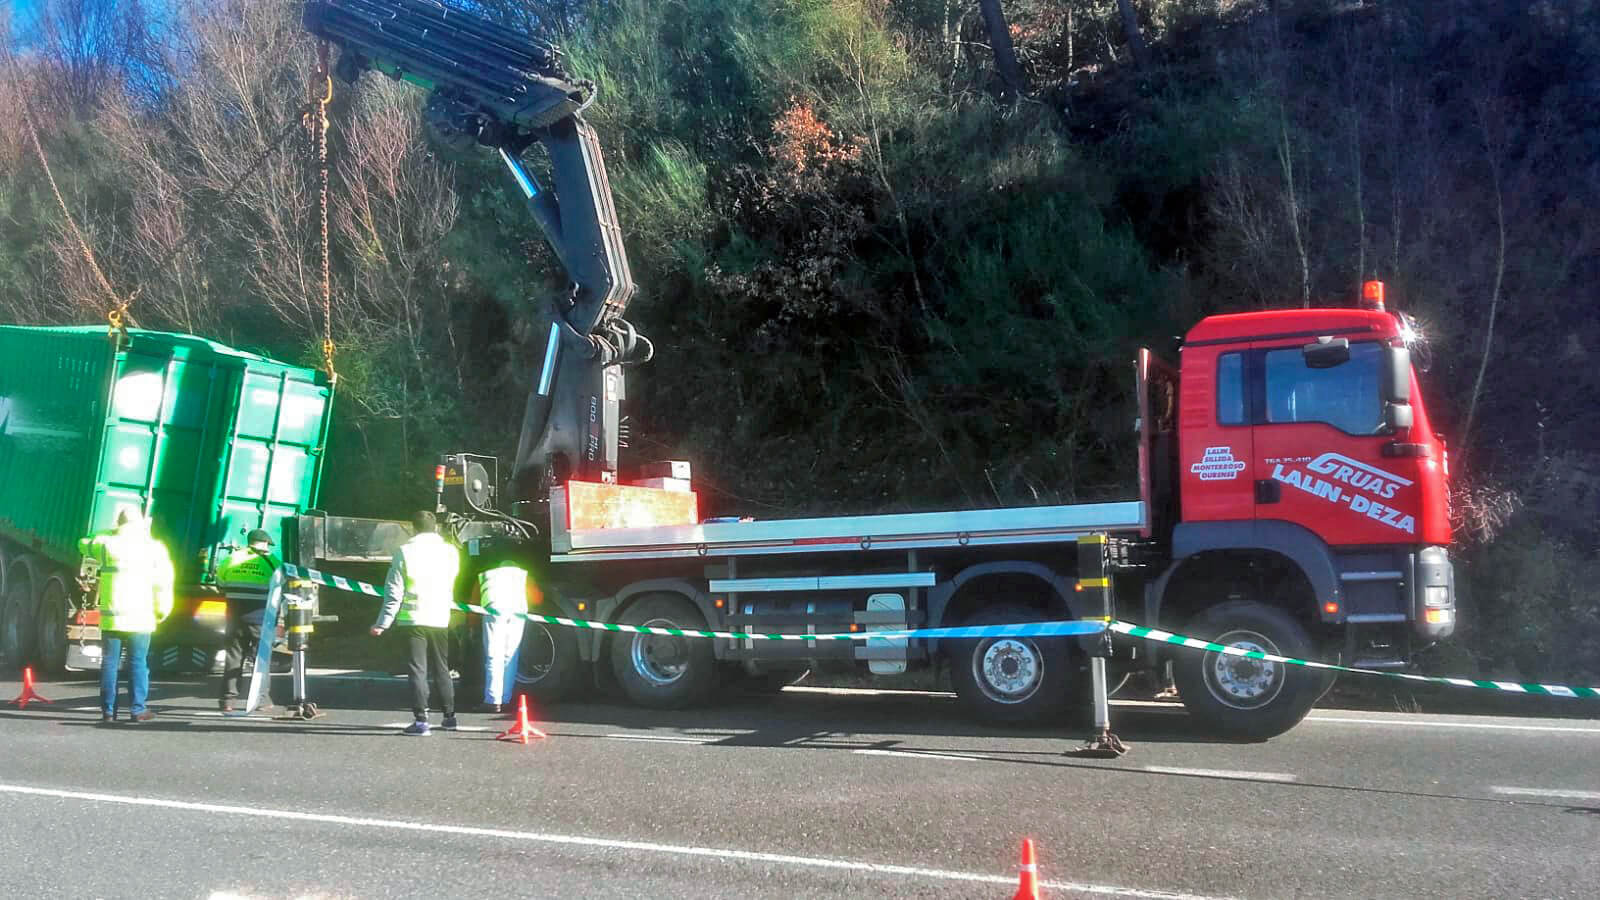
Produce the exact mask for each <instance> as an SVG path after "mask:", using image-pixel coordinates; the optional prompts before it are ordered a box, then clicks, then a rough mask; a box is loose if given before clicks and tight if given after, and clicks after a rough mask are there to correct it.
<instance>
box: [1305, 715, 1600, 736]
mask: <svg viewBox="0 0 1600 900" xmlns="http://www.w3.org/2000/svg"><path fill="white" fill-rule="evenodd" d="M1305 721H1307V722H1319V723H1320V722H1332V723H1336V724H1345V725H1404V726H1407V727H1410V728H1477V729H1481V730H1484V731H1541V732H1552V731H1553V732H1561V733H1565V734H1600V728H1584V727H1582V726H1573V725H1499V724H1496V723H1494V722H1444V721H1441V720H1439V719H1410V718H1405V719H1401V718H1395V719H1359V718H1354V717H1350V716H1306V718H1305Z"/></svg>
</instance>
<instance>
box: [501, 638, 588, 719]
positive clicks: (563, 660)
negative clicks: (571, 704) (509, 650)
mask: <svg viewBox="0 0 1600 900" xmlns="http://www.w3.org/2000/svg"><path fill="white" fill-rule="evenodd" d="M582 677H583V661H582V660H581V659H579V657H578V636H577V635H576V634H575V633H573V630H572V629H571V628H568V627H566V626H564V625H547V624H543V623H540V622H528V623H527V625H526V626H525V627H524V628H523V629H522V646H521V647H520V648H519V649H518V650H517V690H518V691H520V692H521V693H524V694H527V695H528V696H529V697H532V698H533V699H535V700H538V701H540V702H542V703H555V702H556V701H558V700H564V699H566V698H567V697H569V696H571V694H572V692H573V691H574V690H575V689H576V688H577V687H578V686H579V684H580V682H581V681H582Z"/></svg>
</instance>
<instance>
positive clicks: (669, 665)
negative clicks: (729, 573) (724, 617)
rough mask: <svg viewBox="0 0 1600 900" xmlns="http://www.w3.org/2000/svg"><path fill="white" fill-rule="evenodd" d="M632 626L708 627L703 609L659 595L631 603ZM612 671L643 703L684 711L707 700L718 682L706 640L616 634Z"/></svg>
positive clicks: (629, 620) (632, 697) (628, 614)
mask: <svg viewBox="0 0 1600 900" xmlns="http://www.w3.org/2000/svg"><path fill="white" fill-rule="evenodd" d="M622 620H623V622H625V623H626V624H629V625H653V626H657V627H661V628H694V629H700V628H704V627H705V626H706V623H705V619H704V618H702V617H701V615H700V611H699V610H697V609H695V608H694V606H693V605H692V604H690V603H689V601H687V600H685V599H683V598H682V597H676V596H672V595H668V594H654V595H651V596H648V597H644V598H642V599H640V600H639V601H638V602H636V603H634V604H633V605H632V606H629V607H628V608H627V610H626V611H624V613H623V615H622ZM611 669H612V671H613V672H615V673H616V675H617V681H618V682H620V683H621V685H622V690H623V693H625V694H627V695H628V699H630V700H632V701H633V702H634V703H637V704H639V705H640V706H645V707H649V708H651V709H681V708H683V707H685V706H689V705H691V704H693V703H696V702H698V701H700V700H701V699H703V698H704V697H705V696H706V694H707V693H708V692H709V691H710V690H711V688H712V687H714V686H715V685H716V679H717V668H716V658H715V656H714V654H713V653H712V651H711V641H709V640H707V639H706V638H692V637H671V636H668V635H653V634H619V635H613V636H612V638H611Z"/></svg>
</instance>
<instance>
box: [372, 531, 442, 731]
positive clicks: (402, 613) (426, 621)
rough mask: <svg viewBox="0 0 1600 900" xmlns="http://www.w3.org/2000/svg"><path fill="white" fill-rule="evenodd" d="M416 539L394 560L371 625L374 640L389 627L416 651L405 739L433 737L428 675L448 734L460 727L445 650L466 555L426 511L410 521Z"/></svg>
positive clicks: (412, 654) (406, 544)
mask: <svg viewBox="0 0 1600 900" xmlns="http://www.w3.org/2000/svg"><path fill="white" fill-rule="evenodd" d="M411 525H412V527H413V529H415V531H416V535H415V536H414V537H413V538H411V540H409V541H406V542H405V544H404V545H403V546H401V548H400V550H399V551H398V552H397V553H395V555H394V562H393V563H392V564H391V565H390V566H389V576H388V577H387V578H385V579H384V582H383V609H382V610H381V611H380V612H379V613H378V621H377V622H375V623H374V624H373V626H372V634H373V635H374V636H377V635H380V634H383V633H384V631H386V630H387V629H388V628H389V626H391V625H397V626H400V627H402V628H404V629H405V630H406V638H407V641H408V642H409V644H410V648H411V668H410V671H409V675H410V679H411V697H412V703H411V715H412V718H413V719H414V721H413V722H412V723H411V724H410V725H408V726H406V729H405V731H404V732H403V733H404V734H408V735H412V736H415V737H421V736H423V735H426V734H427V733H428V675H429V671H430V669H431V670H432V675H433V688H434V691H435V695H436V696H435V697H434V699H436V700H438V701H439V705H440V707H441V708H442V709H443V710H444V723H443V724H444V729H445V730H446V731H454V730H455V727H456V697H455V686H454V685H452V684H451V683H450V663H449V659H448V656H447V654H446V650H445V648H446V647H447V646H448V644H447V643H446V640H447V634H448V628H449V625H450V611H451V610H452V609H454V608H455V591H456V576H457V575H459V574H460V573H461V553H460V551H459V550H457V549H456V547H455V545H454V544H451V543H449V542H448V541H446V540H445V539H444V538H442V537H440V536H439V524H438V520H437V519H435V518H434V515H433V513H431V512H429V511H427V510H422V511H420V512H418V513H417V514H416V515H414V516H412V517H411Z"/></svg>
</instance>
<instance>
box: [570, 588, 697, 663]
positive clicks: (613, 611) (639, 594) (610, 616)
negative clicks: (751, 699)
mask: <svg viewBox="0 0 1600 900" xmlns="http://www.w3.org/2000/svg"><path fill="white" fill-rule="evenodd" d="M652 594H670V595H673V596H677V597H681V598H683V599H684V600H687V601H689V603H690V605H692V606H693V607H694V608H695V609H696V610H697V611H698V612H699V613H700V617H701V618H702V619H704V620H705V622H706V625H707V627H710V628H715V627H716V626H717V624H718V620H717V616H716V610H715V607H714V606H713V605H712V602H711V597H710V595H708V594H707V593H706V592H705V591H704V590H703V589H701V588H700V586H698V585H696V584H695V583H694V582H693V581H690V580H689V579H687V578H651V579H649V580H646V581H636V582H633V583H632V584H629V585H628V586H626V587H624V588H623V589H621V590H619V591H617V592H616V593H615V594H613V595H612V596H610V597H608V598H606V599H605V600H602V601H600V602H599V603H598V604H596V606H595V616H596V618H598V619H599V620H600V621H602V622H615V621H617V617H618V616H620V615H622V614H623V613H624V612H625V611H627V609H628V607H630V606H632V605H633V604H634V603H637V602H638V601H639V600H641V599H642V598H644V597H647V596H650V595H652ZM596 637H597V640H596V641H595V645H594V656H593V658H594V659H603V658H604V657H605V654H606V653H607V651H608V646H609V644H610V641H611V640H612V637H613V636H612V635H610V634H604V633H601V634H597V635H596ZM722 643H723V642H722V641H712V642H711V647H712V652H713V654H714V655H715V657H716V658H717V659H722V658H723V656H724V655H725V654H724V652H723V648H722Z"/></svg>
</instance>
